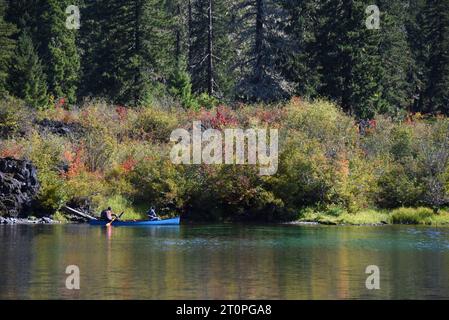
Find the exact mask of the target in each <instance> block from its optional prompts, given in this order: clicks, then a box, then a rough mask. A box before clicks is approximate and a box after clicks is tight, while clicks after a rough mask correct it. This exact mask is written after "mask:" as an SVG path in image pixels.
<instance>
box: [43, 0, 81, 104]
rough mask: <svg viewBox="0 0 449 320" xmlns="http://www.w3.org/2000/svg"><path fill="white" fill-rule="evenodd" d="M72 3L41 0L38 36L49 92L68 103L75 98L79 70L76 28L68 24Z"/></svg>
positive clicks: (65, 0) (57, 0) (60, 0)
mask: <svg viewBox="0 0 449 320" xmlns="http://www.w3.org/2000/svg"><path fill="white" fill-rule="evenodd" d="M72 4H74V3H73V1H71V0H41V7H40V10H39V24H38V35H37V38H38V43H39V45H38V48H39V56H40V57H41V59H42V61H44V62H45V63H44V69H45V73H46V75H47V81H48V89H49V93H50V94H51V95H53V96H54V97H55V98H65V99H67V101H68V102H69V103H74V102H75V101H76V93H77V87H78V82H79V70H80V57H79V52H78V48H77V45H76V34H77V31H76V30H73V29H68V28H67V27H66V19H67V14H66V13H65V10H66V8H67V7H68V6H69V5H72Z"/></svg>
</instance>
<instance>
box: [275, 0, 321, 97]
mask: <svg viewBox="0 0 449 320" xmlns="http://www.w3.org/2000/svg"><path fill="white" fill-rule="evenodd" d="M319 3H320V0H284V7H285V10H287V12H288V20H287V25H286V28H285V32H286V33H287V34H288V37H289V40H290V47H289V50H286V53H285V54H284V55H283V57H284V61H283V64H282V73H283V75H284V76H285V78H286V79H287V80H288V81H289V82H291V83H293V84H294V94H296V95H299V96H303V97H306V98H314V97H316V95H317V89H318V87H319V70H318V69H315V68H313V67H312V66H313V64H312V58H313V50H312V48H311V46H312V45H313V43H314V39H315V34H316V32H317V30H316V21H317V9H318V8H319Z"/></svg>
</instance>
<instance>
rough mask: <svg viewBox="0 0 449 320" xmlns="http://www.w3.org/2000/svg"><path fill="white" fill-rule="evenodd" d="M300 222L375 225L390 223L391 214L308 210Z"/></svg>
mask: <svg viewBox="0 0 449 320" xmlns="http://www.w3.org/2000/svg"><path fill="white" fill-rule="evenodd" d="M299 221H313V222H318V223H321V224H351V225H373V224H385V223H389V214H388V213H387V212H384V211H376V210H364V211H360V212H357V213H348V212H347V211H339V212H338V213H337V212H336V210H335V209H332V210H331V211H330V212H329V211H325V212H319V211H314V210H312V209H306V210H304V211H302V212H301V218H300V219H299Z"/></svg>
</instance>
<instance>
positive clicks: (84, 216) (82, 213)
mask: <svg viewBox="0 0 449 320" xmlns="http://www.w3.org/2000/svg"><path fill="white" fill-rule="evenodd" d="M63 208H64V209H66V210H68V211H70V212H72V213H74V214H76V215H79V216H81V217H83V218H86V219H89V220H97V218H95V217H92V216H91V215H88V214H87V213H84V212H81V211H78V210H76V209H73V208H70V207H68V206H64V207H63Z"/></svg>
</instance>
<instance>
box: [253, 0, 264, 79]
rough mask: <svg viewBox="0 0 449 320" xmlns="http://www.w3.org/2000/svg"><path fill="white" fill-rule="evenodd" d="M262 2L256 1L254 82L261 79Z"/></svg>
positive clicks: (260, 0) (261, 0)
mask: <svg viewBox="0 0 449 320" xmlns="http://www.w3.org/2000/svg"><path fill="white" fill-rule="evenodd" d="M263 7H264V6H263V0H256V41H255V47H254V50H255V54H256V66H255V70H254V71H255V76H256V81H257V82H258V81H260V80H261V78H262V57H263V37H264V35H263V28H264V18H265V17H264V15H265V13H264V8H263Z"/></svg>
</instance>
